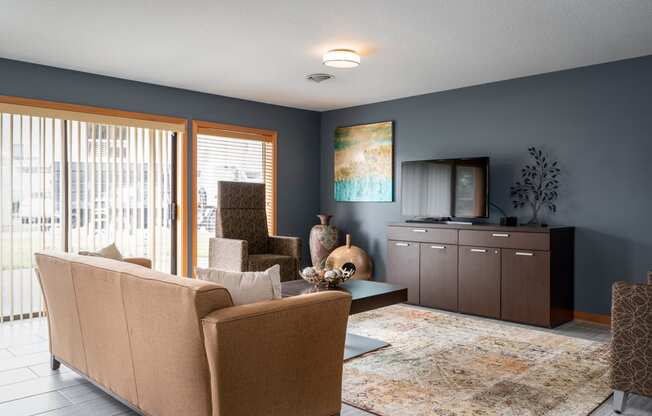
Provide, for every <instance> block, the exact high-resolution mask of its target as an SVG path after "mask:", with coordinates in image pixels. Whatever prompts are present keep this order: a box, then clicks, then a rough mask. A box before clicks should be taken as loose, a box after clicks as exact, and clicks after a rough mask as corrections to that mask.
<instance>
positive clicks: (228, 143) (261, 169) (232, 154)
mask: <svg viewBox="0 0 652 416" xmlns="http://www.w3.org/2000/svg"><path fill="white" fill-rule="evenodd" d="M193 132H194V140H193V144H194V149H195V150H194V152H193V154H194V158H195V163H194V169H196V172H195V174H194V175H193V181H194V187H193V188H194V191H193V193H194V195H195V215H194V218H196V221H195V223H194V224H195V227H194V233H193V239H194V242H195V243H194V244H193V248H194V249H193V266H197V265H199V266H202V267H206V266H208V242H209V239H210V238H211V237H214V236H215V209H216V205H217V182H218V181H236V182H258V183H264V184H265V198H266V207H267V224H268V227H269V233H270V234H275V233H276V188H275V186H276V177H275V176H276V133H275V132H273V131H268V130H259V129H250V128H244V127H238V126H229V125H223V124H215V123H207V122H194V123H193ZM193 269H194V267H193Z"/></svg>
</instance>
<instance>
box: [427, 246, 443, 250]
mask: <svg viewBox="0 0 652 416" xmlns="http://www.w3.org/2000/svg"><path fill="white" fill-rule="evenodd" d="M430 248H435V249H437V250H446V246H430Z"/></svg>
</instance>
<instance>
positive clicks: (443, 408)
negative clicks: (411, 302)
mask: <svg viewBox="0 0 652 416" xmlns="http://www.w3.org/2000/svg"><path fill="white" fill-rule="evenodd" d="M349 331H351V332H353V333H355V334H359V335H364V336H369V337H373V338H377V339H381V340H383V341H386V342H389V343H390V344H391V345H390V346H389V347H387V348H384V349H382V350H379V351H375V352H371V353H369V354H366V355H364V356H362V357H358V358H354V359H351V360H349V361H347V362H345V364H344V385H343V389H342V390H343V392H342V394H343V400H344V401H345V402H346V403H348V404H350V405H352V406H355V407H358V408H361V409H364V410H367V411H369V412H372V413H376V414H378V415H382V416H408V415H409V416H422V415H424V416H425V415H429V416H430V415H432V416H489V415H514V416H516V415H518V416H525V415H528V416H529V415H533V416H534V415H536V416H562V415H563V416H584V415H588V414H590V413H591V411H592V410H593V409H595V408H596V407H597V406H598V405H600V403H602V402H603V401H604V400H605V399H607V397H608V396H609V395H610V394H611V390H610V389H609V387H608V385H607V376H608V371H607V370H608V364H607V345H606V344H603V343H599V342H595V341H587V340H583V339H578V338H571V337H566V336H563V335H556V334H552V333H549V332H544V331H541V330H537V329H529V328H521V327H516V326H512V325H508V324H504V323H500V322H495V321H490V320H483V319H477V318H473V317H465V316H457V315H452V314H446V313H441V312H437V311H430V310H423V309H417V308H411V307H407V306H401V305H397V306H391V307H388V308H383V309H379V310H376V311H372V312H366V313H363V314H358V315H353V316H351V317H350V320H349Z"/></svg>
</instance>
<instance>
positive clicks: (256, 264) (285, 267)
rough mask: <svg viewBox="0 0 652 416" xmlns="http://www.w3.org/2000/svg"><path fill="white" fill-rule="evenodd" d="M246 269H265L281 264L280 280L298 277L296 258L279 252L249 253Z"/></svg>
mask: <svg viewBox="0 0 652 416" xmlns="http://www.w3.org/2000/svg"><path fill="white" fill-rule="evenodd" d="M248 260H249V264H248V265H247V266H248V269H249V270H251V271H260V270H267V269H269V268H270V267H272V266H273V265H275V264H278V265H279V266H281V281H286V280H296V279H298V278H299V275H298V270H299V265H298V264H297V259H296V258H294V257H291V256H282V255H280V254H250V255H249V258H248Z"/></svg>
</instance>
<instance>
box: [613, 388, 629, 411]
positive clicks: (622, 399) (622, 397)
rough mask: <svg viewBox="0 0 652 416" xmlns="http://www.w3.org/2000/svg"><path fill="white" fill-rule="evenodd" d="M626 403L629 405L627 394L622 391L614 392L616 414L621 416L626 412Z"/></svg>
mask: <svg viewBox="0 0 652 416" xmlns="http://www.w3.org/2000/svg"><path fill="white" fill-rule="evenodd" d="M626 403H627V393H625V392H624V391H620V390H614V398H613V408H614V412H616V413H619V414H620V413H622V412H624V411H625V404H626Z"/></svg>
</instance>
